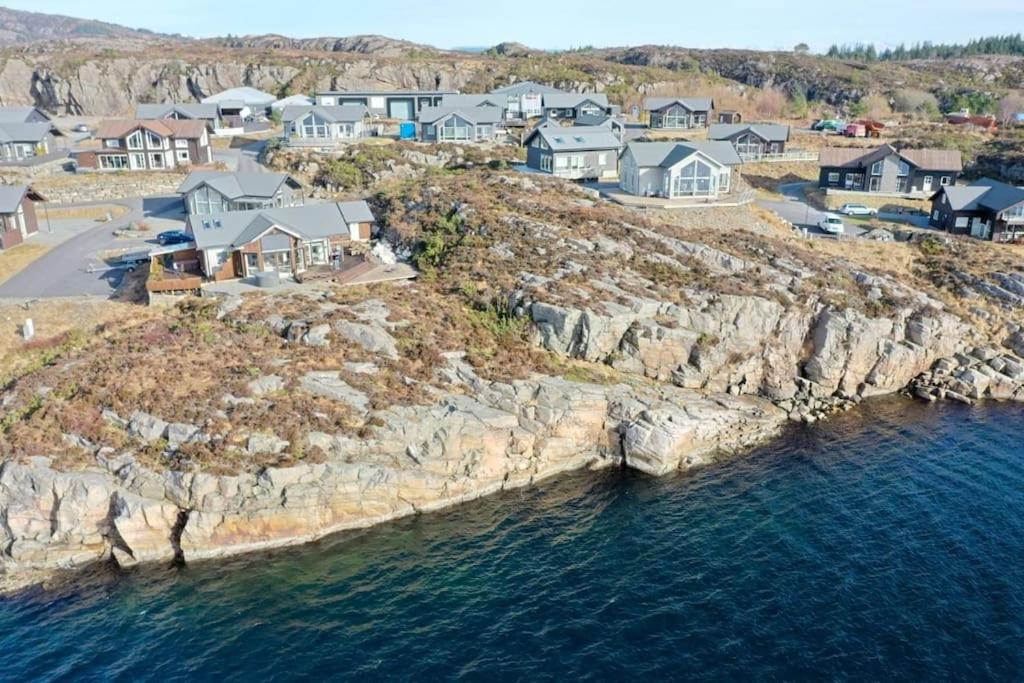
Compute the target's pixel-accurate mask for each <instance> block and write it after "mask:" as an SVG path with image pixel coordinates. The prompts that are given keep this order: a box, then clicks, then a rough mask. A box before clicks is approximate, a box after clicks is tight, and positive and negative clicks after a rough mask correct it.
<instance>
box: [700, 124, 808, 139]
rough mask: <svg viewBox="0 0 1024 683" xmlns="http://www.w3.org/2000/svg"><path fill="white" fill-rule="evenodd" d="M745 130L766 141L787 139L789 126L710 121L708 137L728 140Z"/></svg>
mask: <svg viewBox="0 0 1024 683" xmlns="http://www.w3.org/2000/svg"><path fill="white" fill-rule="evenodd" d="M746 131H749V132H751V133H753V134H754V135H756V136H758V137H759V138H761V139H762V140H765V141H767V142H786V141H787V140H789V126H786V125H782V124H778V123H712V124H711V125H710V126H708V139H709V140H729V139H731V138H732V137H734V136H736V135H739V134H740V133H743V132H746Z"/></svg>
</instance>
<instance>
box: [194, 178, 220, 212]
mask: <svg viewBox="0 0 1024 683" xmlns="http://www.w3.org/2000/svg"><path fill="white" fill-rule="evenodd" d="M192 196H193V206H194V209H195V212H196V213H200V214H203V213H220V212H221V211H224V210H225V207H224V199H223V197H222V196H221V194H220V193H219V192H217V191H216V190H211V189H210V188H209V187H208V186H206V185H203V186H202V187H200V188H199V189H197V190H196V191H195V192H194V193H193V195H192Z"/></svg>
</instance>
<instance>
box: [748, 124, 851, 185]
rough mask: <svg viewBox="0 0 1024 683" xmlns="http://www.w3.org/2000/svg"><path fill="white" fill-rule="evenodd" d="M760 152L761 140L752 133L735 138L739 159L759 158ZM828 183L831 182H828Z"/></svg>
mask: <svg viewBox="0 0 1024 683" xmlns="http://www.w3.org/2000/svg"><path fill="white" fill-rule="evenodd" d="M761 152H762V147H761V138H759V137H757V136H756V135H754V134H752V133H744V134H743V135H741V136H739V137H738V138H736V153H737V154H739V155H740V157H743V158H746V159H752V158H757V157H759V156H761ZM838 181H839V179H838V178H836V180H835V181H834V182H838ZM829 182H833V181H831V180H830V181H829Z"/></svg>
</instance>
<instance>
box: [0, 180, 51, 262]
mask: <svg viewBox="0 0 1024 683" xmlns="http://www.w3.org/2000/svg"><path fill="white" fill-rule="evenodd" d="M41 201H45V200H44V198H43V196H42V195H41V194H39V193H38V192H36V191H35V190H33V189H32V188H31V187H29V186H28V185H0V250H3V249H10V248H11V247H13V246H15V245H17V244H21V243H22V242H24V241H25V240H26V239H27V238H28V237H29V236H30V235H33V234H35V233H36V232H38V231H39V221H38V219H37V218H36V206H35V204H36V202H41Z"/></svg>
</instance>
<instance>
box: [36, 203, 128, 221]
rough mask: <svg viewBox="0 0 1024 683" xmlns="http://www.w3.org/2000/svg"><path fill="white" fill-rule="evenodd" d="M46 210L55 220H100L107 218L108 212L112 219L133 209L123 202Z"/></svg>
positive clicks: (47, 208)
mask: <svg viewBox="0 0 1024 683" xmlns="http://www.w3.org/2000/svg"><path fill="white" fill-rule="evenodd" d="M45 211H46V215H47V216H48V217H49V218H51V219H54V220H60V219H65V218H88V219H92V220H96V221H98V220H105V219H106V218H107V215H108V214H109V215H110V217H111V219H117V218H120V217H121V216H124V215H125V214H127V213H128V212H129V211H131V209H129V208H128V207H127V206H123V205H121V204H97V205H95V206H65V207H57V208H50V207H46V209H45Z"/></svg>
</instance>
